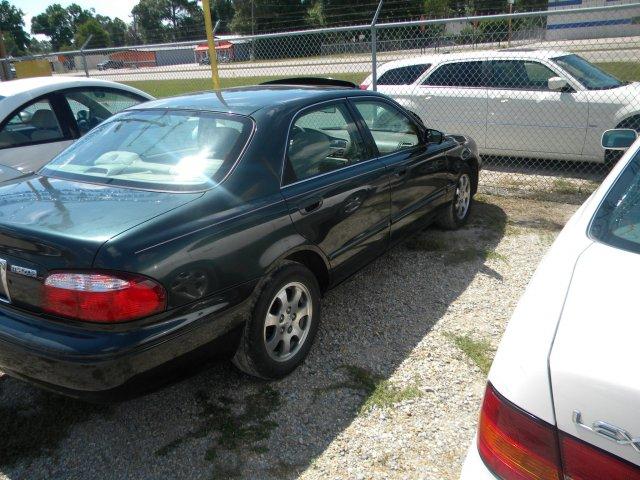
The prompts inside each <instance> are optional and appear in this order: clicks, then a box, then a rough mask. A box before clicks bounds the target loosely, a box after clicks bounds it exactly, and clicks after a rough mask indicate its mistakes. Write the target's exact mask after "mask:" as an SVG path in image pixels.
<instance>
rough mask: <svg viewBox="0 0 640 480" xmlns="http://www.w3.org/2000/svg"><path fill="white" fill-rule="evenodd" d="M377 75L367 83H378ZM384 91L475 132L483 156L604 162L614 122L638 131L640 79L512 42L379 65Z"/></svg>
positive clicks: (435, 119) (437, 121)
mask: <svg viewBox="0 0 640 480" xmlns="http://www.w3.org/2000/svg"><path fill="white" fill-rule="evenodd" d="M371 84H372V79H371V77H369V78H367V79H366V80H365V81H364V83H363V84H362V85H361V88H365V89H371V88H372V85H371ZM378 90H379V91H380V92H382V93H385V94H387V95H389V96H391V97H392V98H394V99H396V100H397V101H398V102H399V103H400V104H401V105H403V106H404V107H405V108H407V109H409V110H411V111H413V112H415V113H417V114H418V115H419V116H420V117H421V118H422V120H423V121H424V122H425V124H427V125H438V126H440V127H441V128H443V129H444V131H445V132H458V133H463V134H465V135H469V136H471V137H472V138H474V139H475V140H476V142H477V144H478V148H479V150H480V153H481V154H482V155H498V156H515V157H530V158H531V157H533V158H546V159H557V160H577V161H588V162H604V161H605V158H606V159H608V160H613V159H617V158H619V156H618V155H617V154H616V153H615V152H614V151H608V153H607V154H605V152H604V151H603V150H602V148H601V147H600V137H601V136H602V133H603V132H604V131H605V130H607V129H610V128H634V129H636V130H640V84H638V83H633V84H627V83H625V82H621V81H620V80H618V79H617V78H615V77H614V76H612V75H610V74H608V73H606V72H604V71H602V70H601V69H599V68H598V67H597V66H595V65H593V64H591V63H589V62H588V61H586V60H585V59H583V58H582V57H580V56H578V55H574V54H572V53H570V52H563V51H554V50H527V49H507V50H499V51H483V52H473V51H471V52H464V53H451V54H443V55H427V56H422V57H414V58H411V59H409V60H398V61H394V62H389V63H386V64H384V65H382V66H381V67H380V68H379V70H378Z"/></svg>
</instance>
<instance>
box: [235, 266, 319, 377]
mask: <svg viewBox="0 0 640 480" xmlns="http://www.w3.org/2000/svg"><path fill="white" fill-rule="evenodd" d="M298 294H299V297H298V298H299V300H298V302H297V303H296V304H295V305H294V302H295V298H296V296H297V295H298ZM320 316H321V305H320V287H319V285H318V281H317V279H316V277H315V276H314V275H313V273H311V271H310V270H309V269H308V268H306V267H305V266H304V265H301V264H299V263H296V262H287V263H285V264H283V265H281V266H280V267H279V268H277V269H276V270H275V271H273V272H272V273H271V274H270V275H269V277H268V278H267V280H266V281H265V282H264V284H263V287H262V291H261V293H260V295H259V296H258V299H257V301H256V303H255V305H254V307H253V312H252V314H251V318H250V319H249V320H248V321H247V323H246V324H245V327H244V331H243V333H242V338H241V339H240V344H239V345H238V349H237V350H236V353H235V355H234V356H233V363H234V365H235V366H236V367H238V368H239V369H240V370H242V371H243V372H245V373H247V374H249V375H252V376H254V377H259V378H263V379H267V380H271V379H277V378H282V377H284V376H286V375H288V374H289V373H291V372H292V371H293V370H295V369H296V368H297V367H298V366H299V365H300V364H301V363H302V362H303V361H304V359H305V358H306V357H307V355H308V353H309V350H310V349H311V345H312V343H313V340H314V338H315V335H316V332H317V331H318V326H319V325H320ZM287 345H288V347H289V349H288V350H287Z"/></svg>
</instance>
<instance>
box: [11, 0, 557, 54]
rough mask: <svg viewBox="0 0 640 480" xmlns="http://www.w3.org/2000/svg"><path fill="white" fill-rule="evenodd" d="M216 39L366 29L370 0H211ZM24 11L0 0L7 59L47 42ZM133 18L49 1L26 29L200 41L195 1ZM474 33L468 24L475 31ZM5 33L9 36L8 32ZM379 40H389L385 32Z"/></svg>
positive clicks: (451, 11)
mask: <svg viewBox="0 0 640 480" xmlns="http://www.w3.org/2000/svg"><path fill="white" fill-rule="evenodd" d="M547 1H548V0H515V5H514V11H525V10H544V9H545V8H546V7H547ZM210 2H211V15H212V18H213V21H214V22H218V21H219V27H218V30H217V33H218V34H221V33H234V34H245V35H246V34H251V33H252V32H253V33H256V34H259V33H267V32H273V31H286V30H301V29H307V28H322V27H334V26H341V25H368V24H369V23H370V22H371V20H372V17H373V14H374V12H375V8H376V1H375V0H366V1H363V2H362V4H361V5H360V2H354V1H353V0H210ZM507 9H508V4H507V0H497V1H491V2H488V1H487V0H403V1H402V2H400V0H393V1H388V2H385V4H383V8H382V11H381V13H380V18H379V21H380V22H385V21H398V20H409V19H419V18H442V17H451V16H462V15H474V14H487V13H500V12H506V11H507ZM22 16H23V12H22V11H21V10H20V9H19V8H17V7H14V6H12V5H11V4H10V3H9V0H0V29H2V31H4V32H5V43H6V44H7V46H10V47H11V49H12V53H13V52H15V53H13V54H20V53H24V52H25V51H29V50H30V51H32V52H35V51H36V50H40V51H41V50H42V49H43V48H47V47H48V46H49V45H48V44H47V43H42V42H38V41H36V40H35V39H30V37H29V35H28V34H27V33H26V32H25V30H24V23H23V21H22ZM131 16H132V21H131V22H129V23H125V21H123V20H122V19H119V18H111V17H108V16H104V15H100V14H96V12H95V10H94V9H84V8H82V7H81V6H80V5H78V4H76V3H72V4H71V5H69V6H68V7H66V8H64V7H62V6H61V5H60V4H59V3H54V4H52V5H49V6H48V7H46V9H45V10H44V11H43V12H42V13H40V14H39V15H36V16H35V17H33V18H32V19H31V32H32V33H35V34H43V35H45V36H46V37H47V38H48V42H49V43H50V46H51V48H52V49H53V50H60V49H62V48H65V49H69V48H77V47H78V46H80V45H81V44H82V42H83V41H84V40H86V38H88V35H89V34H93V38H92V40H91V42H90V44H89V45H90V46H91V47H97V48H100V47H106V46H109V45H113V46H124V45H134V44H141V43H160V42H166V41H181V40H199V39H202V38H203V37H204V36H205V31H204V18H203V13H202V4H201V3H200V2H199V1H198V0H137V3H136V4H135V6H134V7H133V8H132V10H131ZM474 28H475V27H474ZM427 30H429V32H428V33H429V34H433V36H436V35H440V34H442V31H441V30H442V28H440V29H438V28H436V27H433V28H431V27H430V28H429V29H424V28H423V29H422V30H420V35H422V36H424V35H426V33H427ZM7 32H8V33H7ZM382 36H383V37H389V38H391V37H393V34H392V32H386V33H384V35H382Z"/></svg>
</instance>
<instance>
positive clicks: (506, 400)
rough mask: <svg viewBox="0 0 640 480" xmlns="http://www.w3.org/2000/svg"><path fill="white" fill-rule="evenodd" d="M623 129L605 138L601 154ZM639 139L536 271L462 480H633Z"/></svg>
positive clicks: (619, 141)
mask: <svg viewBox="0 0 640 480" xmlns="http://www.w3.org/2000/svg"><path fill="white" fill-rule="evenodd" d="M635 137H636V133H635V131H633V130H626V131H625V130H622V131H620V130H617V131H615V130H614V131H609V132H607V133H606V134H605V136H604V138H603V143H604V145H605V146H606V147H607V148H612V149H613V148H624V146H625V145H626V146H628V145H629V143H630V142H631V141H633V139H635ZM639 232H640V141H637V142H636V143H635V144H634V145H633V147H632V148H631V149H630V150H629V151H628V152H627V153H626V154H625V156H623V157H622V159H621V161H620V162H619V163H618V165H617V166H616V167H615V168H614V170H613V171H612V172H611V173H610V174H609V176H608V177H607V178H606V179H605V181H604V182H603V184H602V185H601V186H600V188H599V189H598V190H596V192H595V193H594V194H593V195H592V196H591V197H590V198H589V199H588V200H587V201H586V202H585V204H584V205H582V207H580V209H579V210H578V211H577V212H576V213H575V215H574V216H573V217H572V218H571V220H570V221H569V223H567V225H566V226H565V228H564V230H563V231H562V232H561V233H560V235H559V236H558V238H557V239H556V241H555V243H554V244H553V246H552V248H551V250H550V251H549V252H548V253H547V255H546V257H545V258H544V260H543V261H542V263H541V264H540V266H539V267H538V270H537V272H536V273H535V275H534V276H533V279H532V280H531V282H530V284H529V286H528V287H527V290H526V292H525V294H524V295H523V297H522V298H521V299H520V302H519V304H518V306H517V308H516V310H515V312H514V313H513V316H512V317H511V320H510V322H509V325H508V326H507V330H506V332H505V334H504V336H503V338H502V341H501V343H500V347H499V348H498V351H497V353H496V356H495V360H494V362H493V365H492V367H491V370H490V372H489V379H488V380H489V381H488V386H487V389H486V393H485V397H484V402H483V405H482V410H481V413H480V422H479V426H478V432H477V441H476V442H474V444H473V445H472V446H471V448H470V449H469V453H468V455H467V459H466V462H465V464H464V467H463V471H462V477H461V478H462V479H463V480H485V479H486V480H495V479H496V478H498V479H503V480H512V479H518V480H527V479H532V480H533V479H536V480H539V479H549V480H551V479H553V480H562V479H574V480H602V479H607V480H634V479H640V454H639V451H640V440H639V438H640V416H639V415H638V411H637V405H638V403H639V402H640V378H639V377H638V375H637V372H636V370H635V362H636V352H637V339H638V337H639V336H640V323H639V322H638V319H637V316H636V312H637V304H636V295H637V288H636V283H635V277H636V274H637V272H638V271H639V270H640V233H639Z"/></svg>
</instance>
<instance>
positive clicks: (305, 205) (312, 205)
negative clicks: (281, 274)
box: [298, 197, 322, 215]
mask: <svg viewBox="0 0 640 480" xmlns="http://www.w3.org/2000/svg"><path fill="white" fill-rule="evenodd" d="M321 205H322V198H321V197H317V198H312V199H310V200H307V201H306V202H302V203H301V204H300V205H298V210H299V211H300V213H301V214H302V215H306V214H307V213H311V212H313V211H314V210H317V209H319V208H320V206H321Z"/></svg>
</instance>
